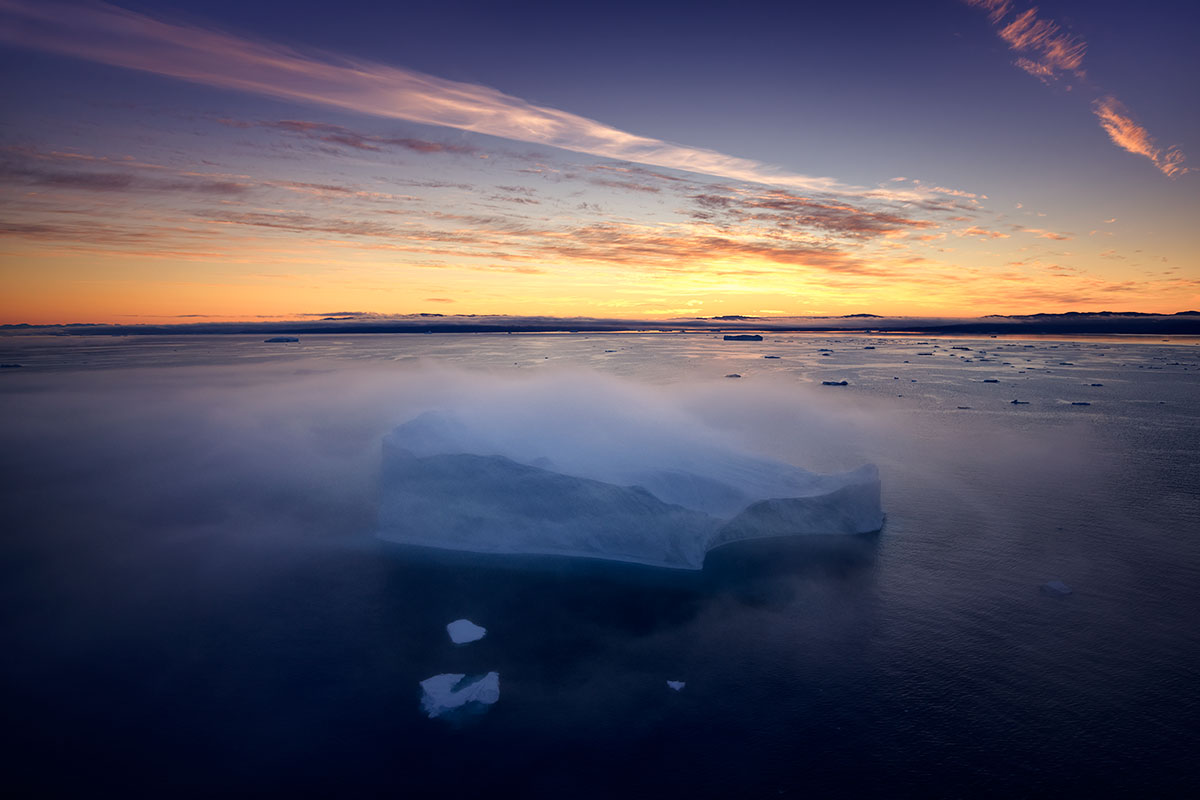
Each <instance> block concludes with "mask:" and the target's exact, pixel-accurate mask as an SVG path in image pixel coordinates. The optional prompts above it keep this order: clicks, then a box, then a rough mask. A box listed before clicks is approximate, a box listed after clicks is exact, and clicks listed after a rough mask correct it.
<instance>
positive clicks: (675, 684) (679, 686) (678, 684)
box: [667, 681, 687, 692]
mask: <svg viewBox="0 0 1200 800" xmlns="http://www.w3.org/2000/svg"><path fill="white" fill-rule="evenodd" d="M667 686H669V687H670V688H672V689H674V690H675V691H677V692H682V691H683V687H684V686H687V682H685V681H667Z"/></svg>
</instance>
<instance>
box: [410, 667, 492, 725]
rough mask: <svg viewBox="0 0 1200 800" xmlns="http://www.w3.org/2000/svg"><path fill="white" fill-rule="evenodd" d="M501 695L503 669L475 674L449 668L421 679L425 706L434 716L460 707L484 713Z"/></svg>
mask: <svg viewBox="0 0 1200 800" xmlns="http://www.w3.org/2000/svg"><path fill="white" fill-rule="evenodd" d="M499 699H500V673H499V672H489V673H488V674H486V675H473V676H471V677H467V676H466V675H463V674H462V673H458V672H446V673H443V674H441V675H434V676H433V677H432V678H426V679H425V680H423V681H421V710H422V711H424V712H425V713H426V714H428V715H429V718H430V719H433V718H434V717H441V716H445V715H446V714H448V713H449V712H452V711H458V710H459V709H461V710H462V711H463V712H464V713H481V712H483V711H486V710H487V708H486V706H490V705H491V704H492V703H495V702H496V701H497V700H499Z"/></svg>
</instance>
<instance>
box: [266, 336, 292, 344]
mask: <svg viewBox="0 0 1200 800" xmlns="http://www.w3.org/2000/svg"><path fill="white" fill-rule="evenodd" d="M263 341H264V342H266V343H267V344H282V343H284V342H298V341H300V340H299V339H297V338H296V337H295V336H272V337H271V338H270V339H263Z"/></svg>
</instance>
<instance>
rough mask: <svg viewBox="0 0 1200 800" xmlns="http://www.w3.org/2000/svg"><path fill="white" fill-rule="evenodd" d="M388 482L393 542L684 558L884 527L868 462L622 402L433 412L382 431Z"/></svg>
mask: <svg viewBox="0 0 1200 800" xmlns="http://www.w3.org/2000/svg"><path fill="white" fill-rule="evenodd" d="M531 406H536V403H534V404H531ZM380 488H381V492H380V498H381V499H380V508H379V535H380V537H381V538H384V539H387V540H390V541H397V542H402V543H407V544H417V545H424V546H430V547H440V548H446V549H451V550H467V551H471V552H479V553H506V554H517V553H524V554H535V553H536V554H552V555H564V556H577V557H586V558H602V559H608V560H615V561H627V562H634V563H640V564H649V565H654V566H662V567H674V568H679V569H693V570H696V569H700V568H701V567H702V566H703V564H704V556H705V553H707V551H708V550H710V549H712V548H714V547H717V546H720V545H723V544H726V543H729V542H733V541H737V540H740V539H751V538H760V537H768V536H786V535H796V534H846V533H868V532H872V531H877V530H879V529H880V528H881V527H882V525H883V512H882V510H881V507H880V487H879V473H878V470H877V469H876V468H875V466H874V465H871V464H868V465H865V466H863V467H860V468H859V469H857V470H853V471H851V472H847V473H844V474H840V475H818V474H815V473H812V472H808V471H806V470H803V469H800V468H799V467H795V466H792V465H790V464H786V463H783V462H781V461H774V460H770V459H764V458H759V457H756V456H753V455H749V454H747V453H744V452H741V451H739V450H737V449H736V448H734V447H731V446H730V445H729V444H728V443H726V442H724V441H722V440H721V439H720V438H719V437H718V436H716V435H714V434H713V433H712V432H711V431H709V430H707V429H705V428H704V427H703V426H700V425H699V424H694V425H691V426H690V427H686V426H679V425H675V426H671V425H664V424H658V421H656V420H655V419H653V418H640V417H638V416H637V415H636V409H635V410H634V411H630V410H629V408H627V407H617V408H615V409H613V410H611V411H610V410H608V408H607V407H603V408H600V407H597V406H592V407H590V408H588V409H587V410H586V411H573V409H572V408H571V407H570V406H569V405H564V404H559V405H558V406H556V407H549V406H548V405H546V404H543V405H542V406H536V407H530V408H520V409H517V410H516V411H513V410H512V409H511V408H510V409H507V410H506V411H505V412H503V413H501V412H497V413H496V414H494V415H492V416H488V415H487V414H486V413H482V412H480V411H478V410H476V411H474V412H473V413H464V414H454V415H451V414H443V413H436V412H427V413H425V414H422V415H420V416H418V417H416V418H415V419H413V420H411V421H409V422H407V423H405V424H403V425H401V426H400V427H398V428H396V429H395V430H394V431H393V432H392V433H391V434H389V435H388V436H386V437H385V438H384V440H383V464H382V471H381V487H380Z"/></svg>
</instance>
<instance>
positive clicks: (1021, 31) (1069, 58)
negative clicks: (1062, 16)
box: [964, 0, 1087, 82]
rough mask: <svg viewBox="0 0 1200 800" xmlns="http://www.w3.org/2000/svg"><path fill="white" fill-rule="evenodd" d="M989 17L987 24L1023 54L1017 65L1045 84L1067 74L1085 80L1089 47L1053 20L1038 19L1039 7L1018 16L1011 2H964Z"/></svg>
mask: <svg viewBox="0 0 1200 800" xmlns="http://www.w3.org/2000/svg"><path fill="white" fill-rule="evenodd" d="M964 2H965V3H966V4H967V5H969V6H973V7H974V8H978V9H981V10H982V11H984V12H986V13H987V17H988V21H989V22H991V23H992V25H994V26H995V27H996V29H997V30H996V32H997V33H998V34H999V35H1000V38H1001V39H1003V40H1004V41H1005V42H1007V43H1008V46H1009V47H1010V48H1011V49H1012V50H1014V51H1016V52H1018V53H1021V54H1022V55H1021V57H1020V58H1018V59H1017V61H1016V65H1017V66H1018V67H1020V68H1021V69H1023V70H1025V71H1026V72H1028V73H1029V74H1030V75H1033V76H1035V77H1037V78H1039V79H1041V80H1042V81H1045V82H1049V81H1050V80H1053V79H1056V78H1058V77H1059V76H1060V75H1061V74H1062V73H1064V72H1072V73H1074V74H1075V75H1076V76H1077V77H1079V78H1082V77H1084V72H1083V55H1084V53H1085V52H1087V43H1086V42H1084V41H1083V40H1082V39H1080V38H1079V37H1077V36H1074V35H1072V34H1070V33H1067V32H1066V31H1064V30H1063V29H1062V27H1061V26H1060V25H1059V24H1058V23H1056V22H1053V21H1051V20H1048V19H1045V18H1044V17H1039V16H1038V10H1037V8H1036V7H1032V8H1028V9H1026V10H1025V11H1022V12H1020V13H1017V14H1016V15H1015V16H1013V17H1012V18H1011V19H1010V18H1009V14H1010V13H1011V12H1012V11H1013V4H1012V2H1011V0H964Z"/></svg>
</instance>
